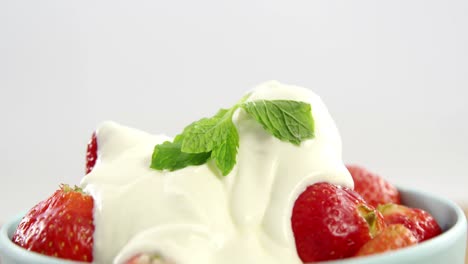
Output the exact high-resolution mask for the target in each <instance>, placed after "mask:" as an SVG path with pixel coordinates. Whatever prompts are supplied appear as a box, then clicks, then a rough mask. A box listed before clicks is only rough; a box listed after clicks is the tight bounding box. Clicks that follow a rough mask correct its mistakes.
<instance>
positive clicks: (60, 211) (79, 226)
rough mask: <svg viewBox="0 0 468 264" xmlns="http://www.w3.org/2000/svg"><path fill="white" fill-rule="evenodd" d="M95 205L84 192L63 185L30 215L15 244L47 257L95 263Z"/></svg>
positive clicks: (18, 231) (21, 223)
mask: <svg viewBox="0 0 468 264" xmlns="http://www.w3.org/2000/svg"><path fill="white" fill-rule="evenodd" d="M93 206H94V202H93V198H92V197H91V196H89V195H86V194H84V193H83V192H82V191H81V189H79V188H77V187H75V188H71V187H69V186H68V185H62V186H61V188H60V189H59V190H57V191H55V193H54V194H53V195H52V196H51V197H49V198H48V199H47V200H44V201H42V202H40V203H39V204H37V205H36V206H34V207H33V208H32V209H31V210H30V211H29V212H28V213H27V214H26V216H25V217H24V218H23V219H22V220H21V222H20V224H19V225H18V228H17V229H16V231H15V233H14V234H13V237H12V241H13V242H14V243H16V244H17V245H19V246H21V247H23V248H25V249H28V250H31V251H35V252H38V253H41V254H44V255H49V256H55V257H59V258H63V259H70V260H78V261H85V262H92V261H93V255H92V249H93V233H94V224H93Z"/></svg>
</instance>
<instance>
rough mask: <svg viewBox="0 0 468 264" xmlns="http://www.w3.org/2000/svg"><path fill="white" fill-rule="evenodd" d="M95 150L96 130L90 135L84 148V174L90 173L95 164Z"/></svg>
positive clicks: (96, 147) (96, 148) (96, 146)
mask: <svg viewBox="0 0 468 264" xmlns="http://www.w3.org/2000/svg"><path fill="white" fill-rule="evenodd" d="M97 150H98V144H97V138H96V132H94V133H93V134H92V135H91V139H90V140H89V142H88V146H87V149H86V174H88V173H90V172H91V171H92V170H93V168H94V165H96V161H97Z"/></svg>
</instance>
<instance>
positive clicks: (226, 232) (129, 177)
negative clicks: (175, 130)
mask: <svg viewBox="0 0 468 264" xmlns="http://www.w3.org/2000/svg"><path fill="white" fill-rule="evenodd" d="M259 99H266V100H275V99H285V100H296V101H304V102H307V103H310V104H311V107H312V116H313V118H314V121H315V138H313V139H310V140H306V141H303V142H302V143H301V144H300V146H296V145H293V144H291V143H288V142H283V141H280V140H279V139H277V138H275V137H273V136H272V135H270V134H268V133H267V132H266V131H265V130H264V129H263V128H262V126H261V125H260V124H258V123H257V122H256V121H255V120H253V119H252V118H251V117H250V116H249V115H247V114H246V113H245V112H244V110H242V109H240V108H239V109H238V110H237V111H236V113H235V114H234V116H233V122H234V124H235V125H236V127H237V129H238V131H239V137H240V144H239V150H238V155H237V163H236V165H235V167H234V169H233V170H232V171H231V172H230V174H229V175H227V176H226V177H223V176H221V174H220V173H219V172H218V170H217V169H216V167H215V166H214V164H212V163H210V162H208V163H207V164H204V165H201V166H190V167H187V168H184V169H181V170H177V171H173V172H169V171H157V170H154V169H150V168H149V165H150V163H151V156H152V153H153V149H154V146H155V145H156V144H160V143H162V142H164V141H166V140H171V138H169V137H166V136H163V135H151V134H148V133H145V132H142V131H139V130H136V129H132V128H128V127H124V126H121V125H119V124H116V123H113V122H105V123H103V124H102V125H101V126H100V127H99V129H98V130H97V140H98V146H99V153H98V155H99V160H98V164H96V166H95V168H94V169H93V171H92V172H91V173H89V174H88V175H86V177H85V178H84V179H83V181H82V186H83V187H84V188H85V190H86V191H88V192H89V193H90V194H91V195H92V196H93V197H94V200H95V212H94V222H95V234H94V252H93V254H94V255H93V256H94V261H95V263H125V261H126V260H128V259H129V258H131V257H132V256H134V255H137V254H140V253H149V254H159V255H160V256H162V257H163V258H166V259H168V260H171V261H173V262H174V263H177V264H219V263H223V264H238V263H256V264H283V263H291V264H300V263H302V262H301V260H300V259H299V257H298V255H297V252H296V247H295V241H294V236H293V232H292V228H291V215H292V209H293V206H294V202H295V200H296V198H297V197H298V196H299V195H300V194H301V192H303V191H304V190H305V188H306V187H307V186H309V185H311V184H314V183H316V182H322V181H325V182H330V183H334V184H339V185H343V186H347V187H351V188H352V187H353V181H352V178H351V176H350V174H349V172H348V171H347V169H346V167H345V166H344V164H343V162H342V158H341V139H340V135H339V133H338V130H337V128H336V126H335V123H334V121H333V120H332V118H331V116H330V114H329V113H328V110H327V108H326V106H325V105H324V103H323V102H322V100H321V99H320V97H319V96H317V95H316V94H314V93H313V92H312V91H310V90H308V89H305V88H300V87H296V86H290V85H284V84H281V83H278V82H275V81H271V82H266V83H263V84H261V85H259V86H258V87H256V88H254V89H253V90H252V91H251V95H250V97H249V98H248V99H247V101H254V100H259Z"/></svg>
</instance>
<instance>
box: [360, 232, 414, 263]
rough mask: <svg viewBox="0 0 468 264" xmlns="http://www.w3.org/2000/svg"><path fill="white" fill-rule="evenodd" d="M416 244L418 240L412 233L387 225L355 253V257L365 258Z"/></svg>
mask: <svg viewBox="0 0 468 264" xmlns="http://www.w3.org/2000/svg"><path fill="white" fill-rule="evenodd" d="M417 243H418V239H417V238H416V237H415V236H414V235H413V232H411V230H409V229H408V228H406V227H405V226H404V225H401V224H396V225H389V226H387V227H386V228H385V229H384V230H383V231H382V232H381V233H380V234H378V235H377V236H376V237H374V238H373V239H371V240H369V241H368V242H367V243H366V244H364V245H363V246H362V247H361V248H360V249H359V251H358V252H357V253H356V256H366V255H372V254H377V253H381V252H385V251H390V250H396V249H399V248H404V247H408V246H411V245H414V244H417Z"/></svg>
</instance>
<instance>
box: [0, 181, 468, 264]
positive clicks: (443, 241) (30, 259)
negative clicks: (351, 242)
mask: <svg viewBox="0 0 468 264" xmlns="http://www.w3.org/2000/svg"><path fill="white" fill-rule="evenodd" d="M399 189H400V191H401V195H402V203H403V204H405V205H407V206H410V207H417V208H422V209H424V210H426V211H428V212H430V213H431V214H432V215H433V216H434V217H435V218H436V219H437V222H438V223H439V225H440V226H441V228H442V230H443V233H442V234H441V235H439V236H437V237H435V238H432V239H430V240H427V241H425V242H422V243H420V244H418V245H416V246H412V247H408V248H404V249H400V250H396V251H391V252H388V253H383V254H378V255H373V256H368V257H360V258H349V259H345V260H336V261H327V262H322V264H325V263H326V264H390V263H399V264H400V263H425V264H441V263H450V264H464V263H465V262H464V260H465V250H466V240H467V221H466V216H465V215H464V213H463V211H462V210H461V209H460V207H459V206H457V205H456V204H455V203H453V202H452V201H450V200H447V199H445V198H442V197H438V196H435V195H432V194H428V193H425V192H422V191H418V190H411V189H405V188H399ZM21 218H22V215H21V216H18V217H16V218H14V219H12V220H11V221H10V222H7V223H6V224H5V225H4V226H3V227H2V229H1V231H0V263H1V264H31V263H34V264H67V263H68V264H73V263H74V264H77V263H81V262H74V261H66V260H61V259H57V258H53V257H47V256H44V255H40V254H37V253H34V252H30V251H27V250H24V249H22V248H21V247H18V246H17V245H15V244H13V243H12V242H11V236H12V234H13V232H14V231H15V229H16V226H17V225H18V223H19V221H20V220H21Z"/></svg>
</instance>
